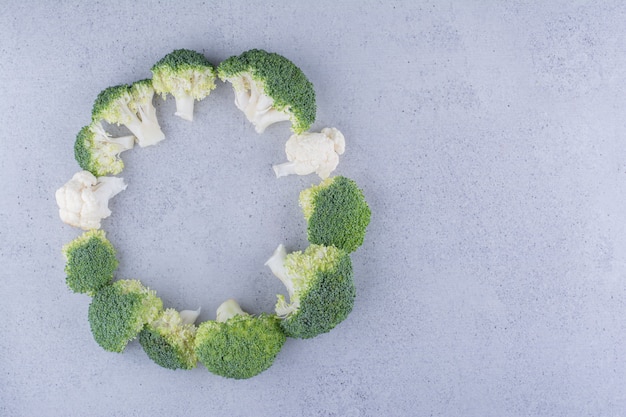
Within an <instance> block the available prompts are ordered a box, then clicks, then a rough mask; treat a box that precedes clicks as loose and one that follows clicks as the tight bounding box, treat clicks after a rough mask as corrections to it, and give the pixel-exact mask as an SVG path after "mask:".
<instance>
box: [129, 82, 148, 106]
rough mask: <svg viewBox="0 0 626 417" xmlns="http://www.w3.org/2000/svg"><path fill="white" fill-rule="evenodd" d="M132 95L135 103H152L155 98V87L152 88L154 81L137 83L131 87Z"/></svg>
mask: <svg viewBox="0 0 626 417" xmlns="http://www.w3.org/2000/svg"><path fill="white" fill-rule="evenodd" d="M129 91H130V94H131V96H132V97H133V101H135V102H137V103H142V104H143V103H146V102H152V97H153V96H154V87H153V86H152V79H150V78H146V79H145V80H139V81H135V82H134V83H133V84H132V85H131V86H130V90H129Z"/></svg>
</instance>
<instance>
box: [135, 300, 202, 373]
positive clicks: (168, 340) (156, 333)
mask: <svg viewBox="0 0 626 417" xmlns="http://www.w3.org/2000/svg"><path fill="white" fill-rule="evenodd" d="M181 313H183V314H181ZM181 313H179V312H178V311H176V310H174V309H172V308H168V309H167V310H165V311H164V312H163V314H161V315H160V316H159V317H158V318H157V319H156V320H155V321H153V322H151V323H149V324H147V325H146V326H145V327H144V328H143V330H142V331H141V333H139V343H140V344H141V346H142V347H143V350H144V351H145V352H146V353H147V354H148V357H149V358H150V359H152V360H153V361H154V362H155V363H156V364H157V365H160V366H162V367H164V368H168V369H192V368H195V367H196V363H197V362H198V358H197V357H196V353H195V351H194V347H193V344H194V340H195V337H196V330H197V329H196V326H194V324H193V322H194V321H195V320H196V318H197V317H198V314H199V313H200V310H197V311H196V312H191V313H195V314H192V315H191V318H190V315H189V314H184V313H190V312H189V311H184V312H181Z"/></svg>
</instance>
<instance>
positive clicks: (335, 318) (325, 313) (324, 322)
mask: <svg viewBox="0 0 626 417" xmlns="http://www.w3.org/2000/svg"><path fill="white" fill-rule="evenodd" d="M265 264H266V265H267V266H269V268H270V269H271V270H272V273H274V275H276V276H277V277H278V278H279V279H280V280H281V281H282V282H283V284H285V287H286V288H287V292H288V293H289V302H287V301H286V300H285V297H284V296H283V295H278V302H277V303H276V314H277V315H278V317H280V318H282V321H281V323H280V324H281V326H282V328H283V329H284V330H285V333H286V334H287V336H290V337H298V338H302V339H307V338H311V337H315V336H317V335H318V334H321V333H326V332H328V331H330V330H331V329H333V328H334V327H335V326H336V325H337V324H339V323H341V322H342V321H343V320H344V319H345V318H346V317H348V314H350V312H351V311H352V307H353V305H354V298H355V288H354V281H353V279H352V262H351V261H350V256H349V255H348V254H347V253H346V252H344V251H342V250H341V249H337V248H335V247H334V246H320V245H310V246H309V247H308V248H307V249H306V250H305V251H304V252H300V251H298V252H293V253H290V254H289V255H287V252H286V251H285V247H284V246H283V245H279V246H278V248H277V249H276V251H275V252H274V254H273V255H272V257H271V258H270V259H269V260H268V261H267V262H266V263H265Z"/></svg>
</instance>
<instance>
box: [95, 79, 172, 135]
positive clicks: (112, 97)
mask: <svg viewBox="0 0 626 417" xmlns="http://www.w3.org/2000/svg"><path fill="white" fill-rule="evenodd" d="M150 91H151V89H150V88H148V86H147V84H146V82H145V81H140V82H138V85H137V86H136V87H134V88H133V87H130V86H128V85H127V84H121V85H116V86H114V87H109V88H106V89H104V90H102V91H101V92H100V94H98V97H97V98H96V101H95V102H94V104H93V110H92V112H91V118H92V120H93V121H94V122H96V123H97V122H100V121H101V120H106V121H107V122H108V123H115V124H117V125H125V126H126V127H127V128H128V129H129V130H130V131H131V132H133V134H134V135H135V136H136V137H137V142H138V143H139V146H149V145H154V144H155V143H158V142H160V141H162V140H163V139H165V135H164V134H163V132H162V131H161V127H160V126H159V123H158V121H157V120H156V113H154V114H153V110H150V109H149V108H148V107H150V106H152V103H151V100H152V95H153V94H154V93H150ZM150 94H152V95H150ZM138 114H139V116H138Z"/></svg>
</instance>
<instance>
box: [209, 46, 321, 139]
mask: <svg viewBox="0 0 626 417" xmlns="http://www.w3.org/2000/svg"><path fill="white" fill-rule="evenodd" d="M217 73H218V75H219V77H220V78H221V79H222V80H223V81H229V82H230V83H232V85H233V89H234V90H235V105H236V106H237V108H239V109H240V110H241V111H243V112H244V114H245V115H246V117H247V119H248V120H249V121H250V122H252V124H254V126H255V128H256V131H257V132H258V133H263V132H264V131H265V129H266V128H267V127H268V126H270V125H272V124H274V123H277V122H281V121H287V120H290V121H291V129H292V130H293V131H294V132H295V133H302V132H304V131H305V130H307V129H308V128H309V127H310V126H311V125H312V124H313V122H314V121H315V112H316V105H315V90H314V89H313V84H311V82H310V81H309V80H308V79H307V78H306V76H305V75H304V73H303V72H302V71H301V70H300V68H298V67H297V66H296V65H295V64H294V63H293V62H291V61H290V60H288V59H287V58H285V57H283V56H281V55H278V54H276V53H270V52H266V51H263V50H258V49H253V50H250V51H247V52H244V53H242V54H241V55H239V56H233V57H230V58H228V59H227V60H225V61H224V62H222V63H221V64H220V65H219V66H218V68H217Z"/></svg>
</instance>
